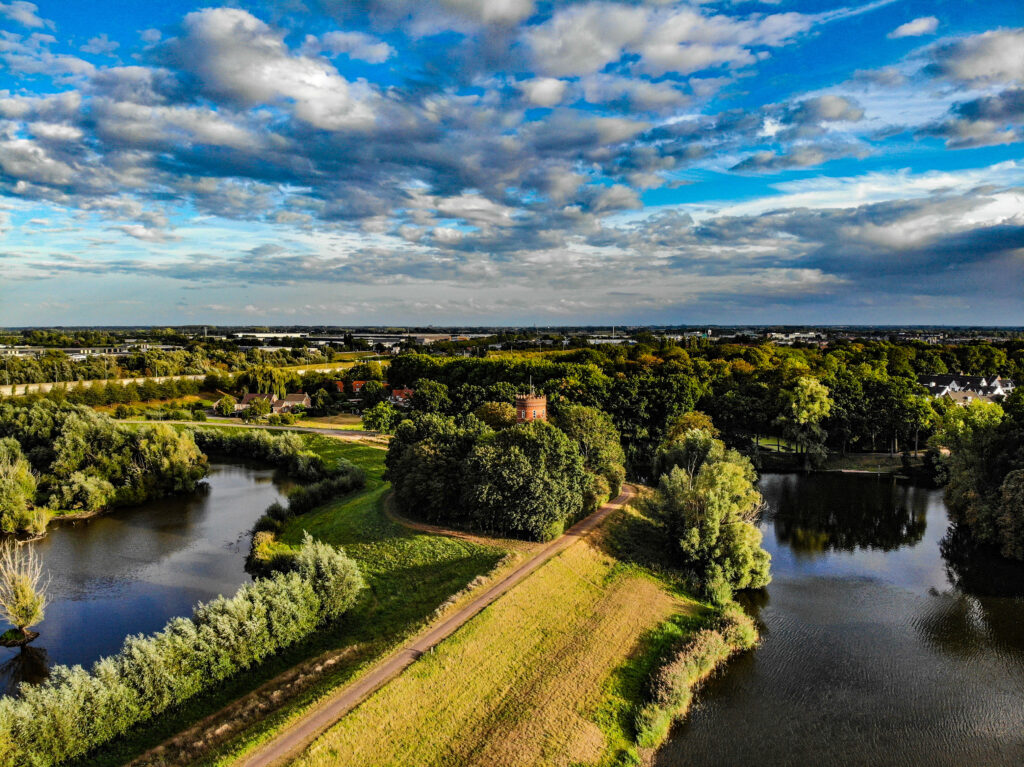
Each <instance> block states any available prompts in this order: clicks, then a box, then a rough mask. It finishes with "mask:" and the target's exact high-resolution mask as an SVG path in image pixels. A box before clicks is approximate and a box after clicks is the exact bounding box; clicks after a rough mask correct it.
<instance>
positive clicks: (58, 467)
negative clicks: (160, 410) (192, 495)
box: [0, 399, 206, 531]
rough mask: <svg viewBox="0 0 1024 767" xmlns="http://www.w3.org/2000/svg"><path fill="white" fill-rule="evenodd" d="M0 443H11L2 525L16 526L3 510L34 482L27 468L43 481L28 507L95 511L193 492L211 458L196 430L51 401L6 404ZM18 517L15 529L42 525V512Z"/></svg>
mask: <svg viewBox="0 0 1024 767" xmlns="http://www.w3.org/2000/svg"><path fill="white" fill-rule="evenodd" d="M0 444H3V445H5V446H6V447H4V448H2V449H0V454H2V455H0V474H4V475H5V476H4V477H0V480H2V481H0V488H2V490H0V527H4V526H5V525H7V526H8V527H9V526H10V525H13V524H15V523H11V522H10V521H9V520H10V515H9V514H4V513H3V512H4V509H5V508H7V510H8V511H9V508H8V507H9V506H10V504H11V502H10V500H9V498H8V499H6V500H5V498H6V497H7V496H8V495H9V494H10V493H11V492H13V489H17V488H21V489H22V490H24V488H26V487H27V485H24V484H23V482H21V480H18V481H15V478H14V477H15V474H17V475H18V476H20V477H21V478H22V480H24V479H25V474H24V472H25V471H26V470H28V471H29V472H30V474H29V476H30V477H31V478H33V479H32V481H33V482H35V483H36V484H35V485H34V488H35V489H34V491H33V492H32V493H31V497H28V498H27V501H26V503H25V504H23V505H25V507H26V508H27V507H30V506H35V507H44V506H45V507H49V508H54V509H78V510H82V511H88V512H91V511H98V510H100V509H102V508H106V507H108V506H116V505H125V504H136V503H140V502H142V501H145V500H147V499H149V498H156V497H160V496H163V495H168V494H170V493H180V492H190V491H192V490H194V489H195V487H196V484H197V483H198V482H199V480H200V479H202V477H203V476H204V475H205V474H206V460H205V457H204V456H203V454H202V453H201V452H200V451H199V448H198V447H196V444H195V442H194V441H193V439H192V436H191V435H189V434H181V433H178V432H176V431H175V430H174V429H172V428H170V427H168V426H165V425H159V426H145V427H140V428H131V427H128V426H125V425H123V424H119V423H117V422H116V421H114V420H113V419H111V418H110V417H108V416H106V415H103V414H101V413H97V412H96V411H94V410H92V409H90V408H86V407H80V406H75V405H70V404H66V403H64V404H61V403H57V402H54V401H51V400H48V399H42V400H37V401H35V402H33V403H32V404H30V405H17V406H15V405H10V404H6V403H5V404H2V405H0ZM12 446H17V449H18V455H21V456H23V457H22V459H21V460H20V462H19V461H18V460H15V459H16V456H15V457H14V458H12V457H11V456H12V455H13V453H11V449H12ZM4 455H7V458H6V459H5V458H4ZM12 460H13V461H14V463H13V464H12V463H11V461H12ZM25 461H27V463H25ZM18 466H20V469H17V470H15V468H16V467H18ZM12 472H13V473H12ZM19 472H20V474H19ZM8 475H9V476H8ZM35 478H37V481H36V479H35ZM5 517H7V518H8V521H7V522H5V521H4V518H5ZM19 519H20V520H21V521H20V522H18V523H16V524H17V527H15V528H14V529H31V530H33V531H36V530H37V529H38V527H39V524H40V520H41V519H42V517H41V516H40V514H38V513H33V514H30V515H25V514H20V515H19ZM5 529H6V528H5Z"/></svg>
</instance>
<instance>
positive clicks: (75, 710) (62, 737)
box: [0, 540, 362, 767]
mask: <svg viewBox="0 0 1024 767" xmlns="http://www.w3.org/2000/svg"><path fill="white" fill-rule="evenodd" d="M327 549H329V547H324V545H323V544H318V543H315V542H313V541H311V540H307V541H306V542H305V543H304V544H303V547H302V548H301V549H300V551H299V555H298V557H299V559H300V560H301V561H303V562H306V563H307V564H306V566H305V567H303V568H300V569H299V570H296V571H293V572H289V573H278V574H276V575H274V576H273V577H272V578H259V579H257V580H255V581H253V582H252V583H251V584H247V585H245V586H243V587H242V588H241V589H239V591H238V593H236V594H235V596H233V597H218V598H217V599H214V600H212V601H210V602H208V603H206V604H200V605H198V606H197V607H196V609H195V612H194V613H193V615H192V617H191V618H175V619H173V620H171V621H170V622H169V623H168V624H167V626H166V627H165V628H164V630H163V631H161V632H159V633H157V634H153V635H151V636H141V635H140V636H132V637H128V639H126V640H125V643H124V645H123V647H122V649H121V651H120V652H119V653H118V654H117V655H115V656H113V657H111V658H103V659H101V660H99V661H97V662H96V663H95V664H94V665H93V667H92V670H91V671H86V670H84V669H83V668H82V667H80V666H76V667H74V668H68V667H67V666H56V667H54V668H53V670H52V672H51V675H50V678H49V679H48V680H47V681H46V682H43V683H42V684H39V685H27V686H24V687H23V688H22V689H21V697H20V698H17V699H13V698H2V699H0V767H53V766H54V765H59V764H61V763H63V762H66V761H68V760H69V759H73V758H76V757H80V756H82V755H83V754H86V753H88V752H89V751H91V750H92V749H94V748H96V747H97V746H99V745H102V744H104V743H106V742H107V741H109V740H111V739H113V738H116V737H118V736H119V735H122V734H124V733H125V732H127V731H128V730H129V729H130V728H132V727H133V726H135V725H138V724H140V723H142V722H146V721H148V720H150V719H152V718H153V717H155V716H158V715H159V714H161V713H162V712H164V711H166V710H167V709H169V708H171V707H173V706H176V705H180V704H182V703H184V702H185V701H187V700H189V699H190V698H192V697H193V696H195V695H197V694H199V693H202V692H204V691H206V690H209V689H210V688H212V687H214V686H215V685H217V684H219V683H220V682H222V681H223V680H225V679H227V678H229V677H231V676H233V675H235V674H237V673H239V672H241V671H244V670H246V669H248V668H251V667H252V666H254V665H256V664H258V663H260V662H261V661H263V660H264V659H266V658H267V657H268V656H270V655H272V654H274V653H276V652H277V651H279V650H281V649H282V648H284V647H288V646H290V645H292V644H294V643H295V642H297V641H299V640H301V639H303V638H305V637H307V636H309V634H311V633H312V632H313V631H314V630H315V629H316V627H317V626H318V625H320V624H321V623H323V622H325V621H329V620H334V619H336V618H337V617H338V614H339V612H340V611H343V610H345V609H347V608H348V607H349V606H351V604H353V602H354V601H355V599H356V596H357V595H358V592H359V589H361V588H362V579H361V577H360V575H359V572H358V570H357V569H356V567H355V565H354V564H353V563H352V562H351V560H349V559H348V558H347V557H345V555H344V553H341V552H332V551H328V550H327ZM320 594H325V595H328V596H329V597H330V601H329V603H328V604H327V605H325V604H324V602H323V601H322V599H321V597H320V596H319V595H320Z"/></svg>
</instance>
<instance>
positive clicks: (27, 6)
mask: <svg viewBox="0 0 1024 767" xmlns="http://www.w3.org/2000/svg"><path fill="white" fill-rule="evenodd" d="M38 11H39V6H38V5H36V4H35V3H28V2H25V0H14V1H13V2H10V3H0V16H3V17H5V18H8V19H10V20H11V21H14V22H17V23H18V24H21V25H22V26H23V27H30V28H32V29H38V28H40V27H52V26H53V22H51V21H47V20H46V19H44V18H42V17H40V16H39V14H38Z"/></svg>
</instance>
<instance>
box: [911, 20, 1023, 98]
mask: <svg viewBox="0 0 1024 767" xmlns="http://www.w3.org/2000/svg"><path fill="white" fill-rule="evenodd" d="M930 56H931V58H932V62H931V64H929V65H928V67H927V68H926V70H925V71H926V72H928V73H929V74H932V75H934V76H936V77H942V78H945V79H948V80H953V81H956V82H959V83H964V84H967V85H975V86H981V85H989V84H992V83H1020V82H1021V81H1022V80H1024V28H1021V29H997V30H992V31H990V32H984V33H982V34H980V35H972V36H970V37H965V38H961V39H958V40H952V41H949V42H943V43H939V44H938V45H936V46H935V47H934V48H932V50H931V51H930Z"/></svg>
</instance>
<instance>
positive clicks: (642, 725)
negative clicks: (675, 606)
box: [634, 605, 758, 748]
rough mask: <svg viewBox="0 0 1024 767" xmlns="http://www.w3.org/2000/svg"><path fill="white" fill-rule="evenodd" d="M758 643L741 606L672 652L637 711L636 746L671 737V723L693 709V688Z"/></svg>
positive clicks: (653, 676)
mask: <svg viewBox="0 0 1024 767" xmlns="http://www.w3.org/2000/svg"><path fill="white" fill-rule="evenodd" d="M757 640H758V634H757V629H756V627H755V626H754V621H753V620H751V618H750V617H749V616H747V615H746V614H744V612H743V611H742V610H740V608H739V607H736V606H735V605H730V606H728V607H726V608H725V609H724V610H723V611H722V615H721V617H720V618H719V619H718V621H717V622H716V625H714V626H713V627H709V628H705V629H702V630H700V631H698V632H697V633H695V634H693V635H692V636H690V637H688V638H686V639H685V640H683V641H682V642H681V643H680V644H679V645H677V646H676V647H675V648H673V649H672V651H671V652H670V653H669V654H668V655H667V656H666V658H665V660H664V662H663V663H662V664H661V665H660V666H659V667H658V668H656V669H655V671H654V672H653V673H652V674H651V676H650V678H649V679H648V683H647V693H646V698H647V702H646V703H644V704H643V705H642V706H640V708H639V709H638V710H637V712H636V718H635V721H634V727H635V730H636V741H637V745H639V746H642V747H645V748H656V747H657V746H660V745H661V744H662V743H663V742H664V741H665V739H666V738H667V737H668V733H669V730H670V729H671V727H672V723H673V722H675V721H677V720H679V719H682V718H683V717H684V716H686V713H687V712H688V711H689V709H690V703H691V701H692V700H693V690H694V688H695V687H696V686H697V685H699V684H700V683H701V682H703V681H704V680H705V679H707V678H708V677H709V676H711V674H713V673H714V671H715V670H716V669H717V668H718V667H719V666H721V665H722V664H723V663H725V662H726V661H727V660H728V659H729V658H730V657H731V656H732V655H733V654H735V653H737V652H740V651H742V650H747V649H750V648H751V647H753V646H754V645H755V644H756V643H757Z"/></svg>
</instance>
